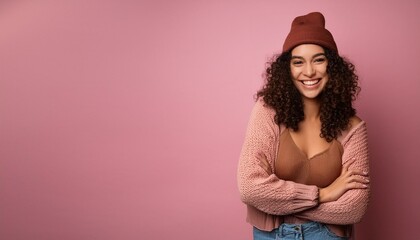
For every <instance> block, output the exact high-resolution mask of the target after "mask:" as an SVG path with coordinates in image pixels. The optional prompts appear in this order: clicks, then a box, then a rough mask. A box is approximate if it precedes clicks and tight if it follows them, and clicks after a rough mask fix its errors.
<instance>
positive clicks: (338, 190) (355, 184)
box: [319, 159, 369, 203]
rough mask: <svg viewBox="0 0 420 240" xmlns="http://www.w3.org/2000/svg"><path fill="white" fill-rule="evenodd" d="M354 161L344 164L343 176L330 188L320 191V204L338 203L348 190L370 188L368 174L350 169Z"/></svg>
mask: <svg viewBox="0 0 420 240" xmlns="http://www.w3.org/2000/svg"><path fill="white" fill-rule="evenodd" d="M354 161H355V159H352V160H350V161H347V162H346V163H345V164H343V168H342V170H341V175H340V176H339V177H338V178H337V179H335V181H334V182H333V183H331V184H330V185H329V186H328V187H325V188H320V189H319V202H320V203H325V202H331V201H336V200H337V199H339V198H340V197H341V196H342V195H343V194H344V193H345V192H347V191H348V190H351V189H364V188H367V187H368V186H367V184H368V183H369V180H368V174H367V173H366V172H363V171H361V170H356V169H349V165H350V164H351V163H353V162H354Z"/></svg>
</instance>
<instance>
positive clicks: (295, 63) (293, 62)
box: [292, 60, 303, 66]
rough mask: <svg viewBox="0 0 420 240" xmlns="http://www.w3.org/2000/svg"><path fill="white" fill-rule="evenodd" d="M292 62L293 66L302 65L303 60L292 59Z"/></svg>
mask: <svg viewBox="0 0 420 240" xmlns="http://www.w3.org/2000/svg"><path fill="white" fill-rule="evenodd" d="M292 64H293V65H294V66H300V65H302V64H303V61H302V60H293V61H292Z"/></svg>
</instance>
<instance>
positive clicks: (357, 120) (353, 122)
mask: <svg viewBox="0 0 420 240" xmlns="http://www.w3.org/2000/svg"><path fill="white" fill-rule="evenodd" d="M361 122H362V119H361V118H359V117H358V116H353V117H351V118H350V121H349V123H350V125H349V129H348V131H350V130H351V129H352V128H354V127H355V126H357V125H358V124H359V123H361Z"/></svg>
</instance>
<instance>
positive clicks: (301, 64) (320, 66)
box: [290, 44, 328, 99]
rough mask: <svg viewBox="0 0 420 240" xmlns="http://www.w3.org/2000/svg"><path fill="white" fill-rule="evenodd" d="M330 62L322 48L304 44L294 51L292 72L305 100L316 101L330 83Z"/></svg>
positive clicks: (293, 78) (294, 81)
mask: <svg viewBox="0 0 420 240" xmlns="http://www.w3.org/2000/svg"><path fill="white" fill-rule="evenodd" d="M327 65H328V60H327V57H326V56H325V51H324V49H323V48H322V47H321V46H318V45H315V44H302V45H299V46H297V47H295V48H294V49H293V50H292V59H291V60H290V70H291V75H292V80H293V83H294V84H295V86H296V88H297V89H298V90H299V92H300V94H301V95H302V97H303V98H306V99H315V98H316V97H318V96H319V94H320V93H321V92H322V90H323V89H324V88H325V85H326V84H327V82H328V74H327Z"/></svg>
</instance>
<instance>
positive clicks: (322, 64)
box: [238, 12, 369, 240]
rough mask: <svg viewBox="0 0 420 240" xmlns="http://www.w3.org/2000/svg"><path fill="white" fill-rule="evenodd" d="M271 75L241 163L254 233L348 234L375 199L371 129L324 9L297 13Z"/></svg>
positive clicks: (352, 74)
mask: <svg viewBox="0 0 420 240" xmlns="http://www.w3.org/2000/svg"><path fill="white" fill-rule="evenodd" d="M266 80H267V81H266V84H265V85H264V86H263V88H262V89H261V90H260V91H258V93H257V97H258V99H257V102H256V104H255V106H254V109H253V111H252V114H251V118H250V121H249V125H248V129H247V133H246V137H245V142H244V145H243V148H242V152H241V156H240V161H239V166H238V185H239V190H240V193H241V199H242V201H243V202H244V203H246V205H247V221H248V222H249V223H250V224H251V225H253V227H254V228H253V234H254V239H276V236H277V237H278V238H280V239H323V240H328V239H348V238H349V237H350V235H351V226H352V224H354V223H357V222H359V221H360V220H361V218H362V216H363V215H364V213H365V211H366V208H367V203H368V200H369V179H368V171H369V163H368V147H367V132H366V124H365V122H364V121H363V120H361V119H360V118H359V117H357V116H356V111H355V109H354V108H353V106H352V101H353V100H354V99H355V97H356V95H357V93H358V91H359V86H358V77H357V75H356V74H355V72H354V66H353V65H352V64H351V63H349V62H347V61H346V60H344V59H343V58H341V57H340V56H339V55H338V49H337V46H336V44H335V41H334V38H333V36H332V35H331V33H330V32H329V31H328V30H327V29H325V19H324V16H323V15H322V14H321V13H318V12H314V13H309V14H307V15H304V16H299V17H297V18H295V19H294V20H293V22H292V27H291V30H290V33H289V34H288V36H287V38H286V40H285V42H284V45H283V52H282V54H281V55H280V56H278V57H277V58H275V60H274V61H273V62H272V63H271V64H270V66H269V67H268V68H267V70H266Z"/></svg>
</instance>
